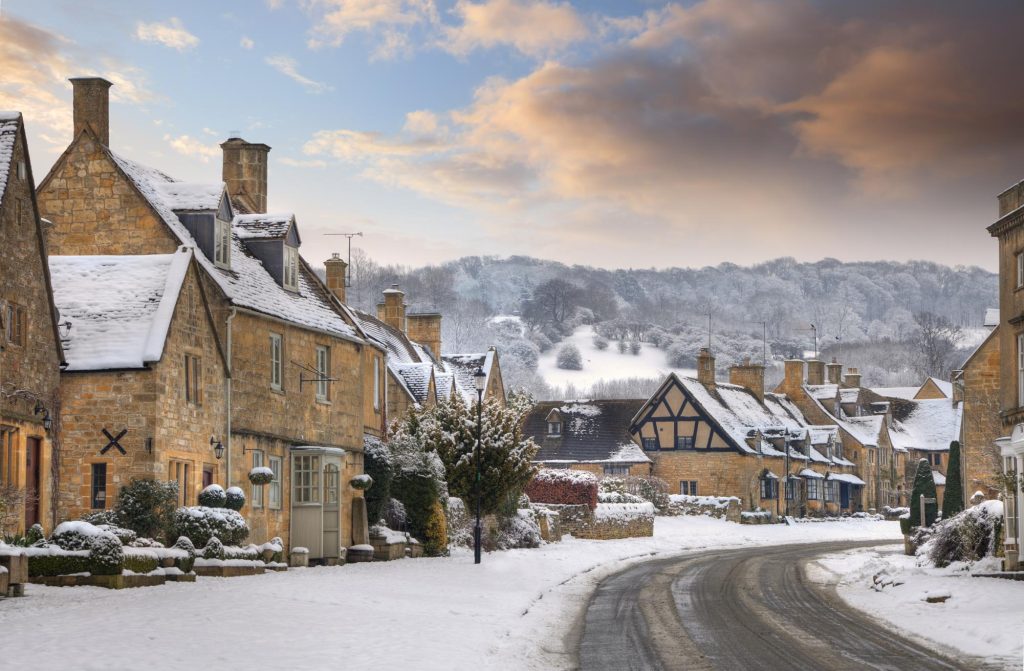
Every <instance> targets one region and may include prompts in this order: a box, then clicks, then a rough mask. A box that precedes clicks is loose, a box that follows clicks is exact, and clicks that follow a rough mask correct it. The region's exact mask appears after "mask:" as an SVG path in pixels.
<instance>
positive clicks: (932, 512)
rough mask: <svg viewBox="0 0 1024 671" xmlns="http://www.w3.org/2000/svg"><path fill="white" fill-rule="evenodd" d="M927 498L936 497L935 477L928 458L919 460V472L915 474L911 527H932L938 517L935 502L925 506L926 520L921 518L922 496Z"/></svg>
mask: <svg viewBox="0 0 1024 671" xmlns="http://www.w3.org/2000/svg"><path fill="white" fill-rule="evenodd" d="M922 495H924V497H925V498H926V499H935V478H933V477H932V467H931V466H930V465H929V464H928V460H927V459H922V460H920V461H919V462H917V473H916V474H915V475H914V489H913V490H912V493H911V495H910V527H911V528H913V527H920V526H926V527H930V526H931V525H932V524H934V523H935V518H936V517H938V514H939V509H938V506H937V505H936V504H934V503H926V504H925V507H924V520H922V519H921V496H922Z"/></svg>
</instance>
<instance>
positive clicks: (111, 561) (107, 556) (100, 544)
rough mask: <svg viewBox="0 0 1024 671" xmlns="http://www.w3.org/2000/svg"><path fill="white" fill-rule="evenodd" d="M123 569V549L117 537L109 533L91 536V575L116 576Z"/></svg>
mask: <svg viewBox="0 0 1024 671" xmlns="http://www.w3.org/2000/svg"><path fill="white" fill-rule="evenodd" d="M123 567H124V547H122V545H121V541H119V540H117V536H115V535H114V534H112V533H109V532H101V534H100V535H97V536H93V537H92V539H91V541H90V547H89V572H90V573H92V574H93V575H118V574H119V573H121V569H122V568H123ZM154 568H156V567H155V566H154Z"/></svg>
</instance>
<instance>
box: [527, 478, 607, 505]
mask: <svg viewBox="0 0 1024 671" xmlns="http://www.w3.org/2000/svg"><path fill="white" fill-rule="evenodd" d="M597 490H598V484H597V477H596V476H594V474H593V473H588V472H586V471H573V470H569V469H564V470H563V469H550V468H546V469H542V470H540V471H538V473H537V474H536V475H535V476H533V480H531V481H530V484H528V485H527V486H526V494H527V496H529V497H530V500H531V501H534V502H537V503H554V504H560V505H586V506H588V507H589V508H590V509H591V510H594V509H595V508H596V507H597Z"/></svg>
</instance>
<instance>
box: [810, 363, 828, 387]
mask: <svg viewBox="0 0 1024 671" xmlns="http://www.w3.org/2000/svg"><path fill="white" fill-rule="evenodd" d="M807 384H825V362H824V361H820V360H818V359H811V360H810V361H808V362H807Z"/></svg>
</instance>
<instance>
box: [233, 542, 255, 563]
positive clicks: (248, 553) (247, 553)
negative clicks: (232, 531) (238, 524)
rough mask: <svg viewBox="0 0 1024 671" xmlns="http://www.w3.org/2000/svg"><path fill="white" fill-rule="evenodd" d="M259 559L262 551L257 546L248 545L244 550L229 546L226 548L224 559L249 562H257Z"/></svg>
mask: <svg viewBox="0 0 1024 671" xmlns="http://www.w3.org/2000/svg"><path fill="white" fill-rule="evenodd" d="M259 558H260V550H259V548H257V547H256V546H255V545H247V546H245V547H244V548H240V547H237V546H235V545H227V546H225V547H224V559H245V560H247V561H256V560H257V559H259Z"/></svg>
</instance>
